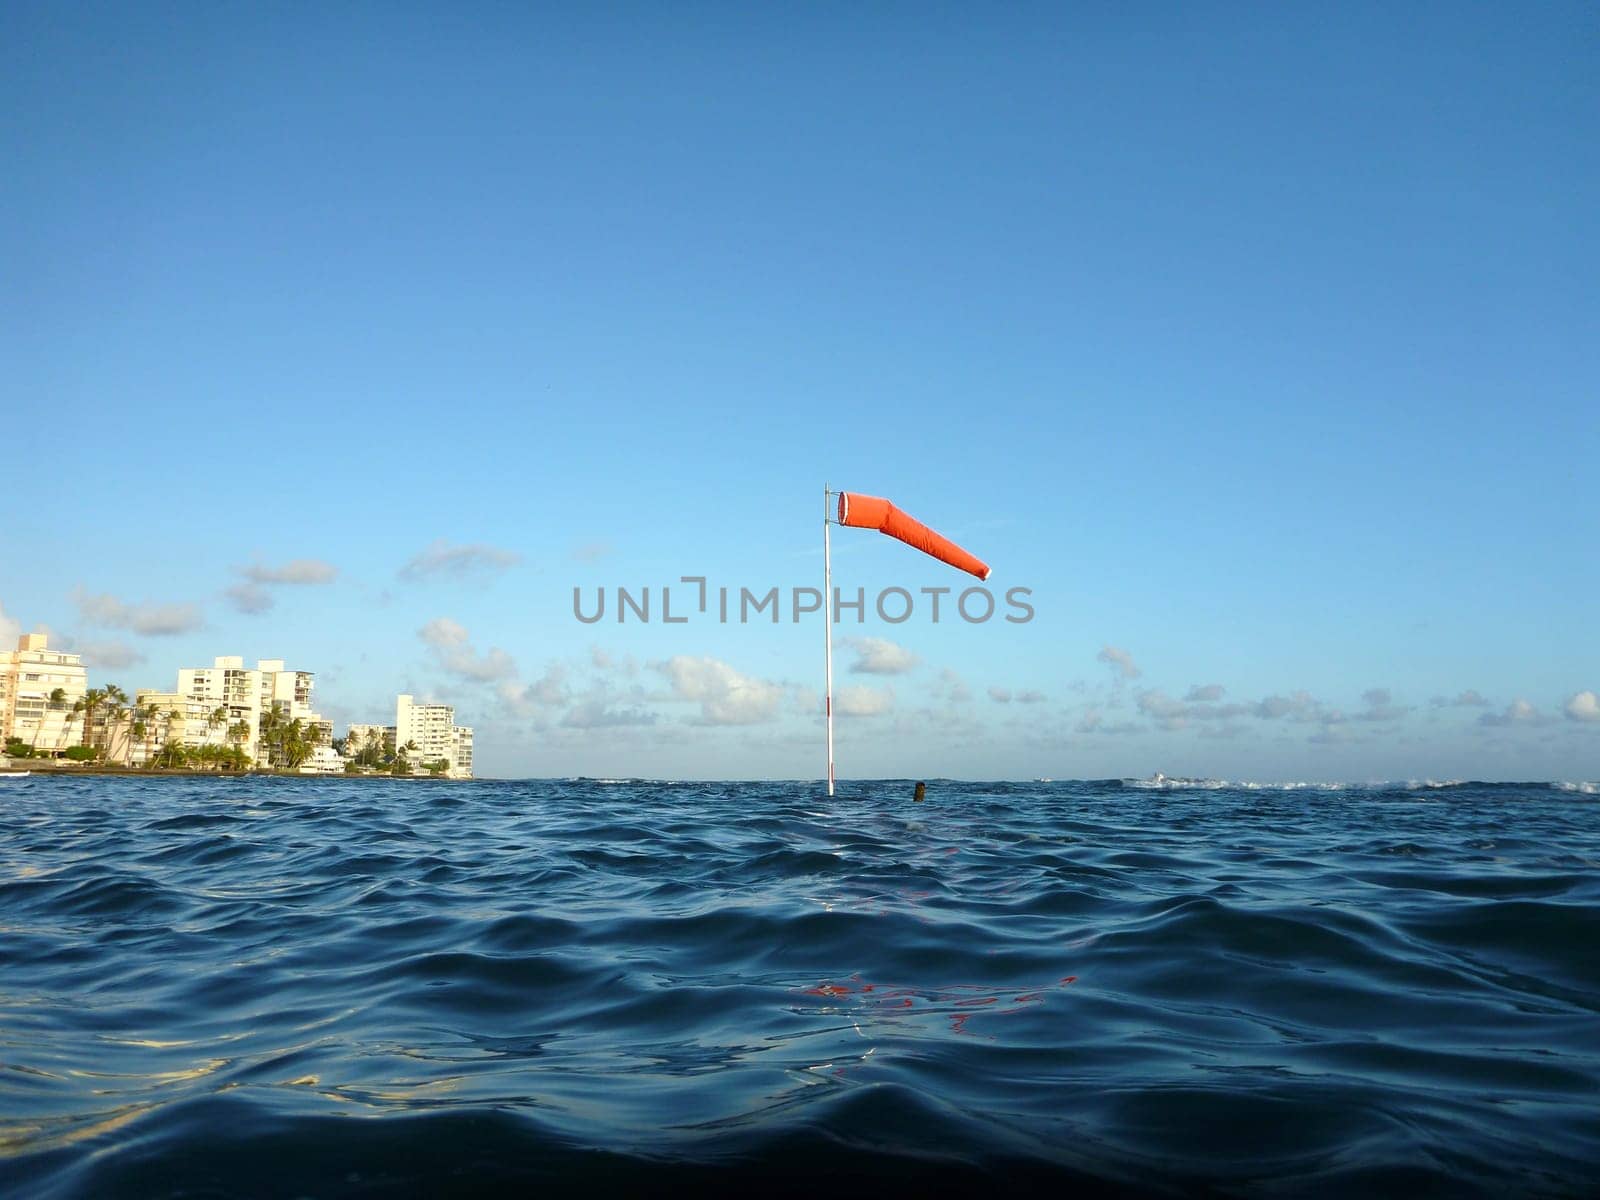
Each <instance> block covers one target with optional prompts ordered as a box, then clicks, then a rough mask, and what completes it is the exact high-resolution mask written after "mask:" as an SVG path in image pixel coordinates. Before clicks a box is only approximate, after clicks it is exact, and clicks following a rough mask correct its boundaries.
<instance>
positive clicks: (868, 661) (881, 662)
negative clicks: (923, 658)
mask: <svg viewBox="0 0 1600 1200" xmlns="http://www.w3.org/2000/svg"><path fill="white" fill-rule="evenodd" d="M844 644H845V645H847V646H849V647H850V648H851V649H852V650H854V651H855V652H856V660H855V662H853V663H851V664H850V670H851V673H852V674H860V675H904V674H905V673H906V672H907V671H910V670H912V669H913V668H914V667H915V666H916V665H917V663H918V662H919V661H920V660H919V659H918V658H917V656H916V655H915V654H913V653H911V651H909V650H907V649H906V648H905V647H904V646H901V645H897V644H896V643H894V642H891V641H890V640H889V639H888V638H874V637H856V638H846V639H845V642H844Z"/></svg>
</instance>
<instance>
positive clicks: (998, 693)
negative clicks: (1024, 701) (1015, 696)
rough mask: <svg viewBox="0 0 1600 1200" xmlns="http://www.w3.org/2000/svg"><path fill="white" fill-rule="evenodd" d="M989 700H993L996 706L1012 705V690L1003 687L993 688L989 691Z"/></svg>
mask: <svg viewBox="0 0 1600 1200" xmlns="http://www.w3.org/2000/svg"><path fill="white" fill-rule="evenodd" d="M989 699H991V700H993V701H994V702H995V703H996V704H1010V703H1011V689H1010V688H1003V687H991V688H990V689H989Z"/></svg>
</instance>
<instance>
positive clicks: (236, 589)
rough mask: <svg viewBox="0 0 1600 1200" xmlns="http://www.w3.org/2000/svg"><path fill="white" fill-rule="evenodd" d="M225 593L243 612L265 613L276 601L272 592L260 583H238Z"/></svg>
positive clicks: (234, 605)
mask: <svg viewBox="0 0 1600 1200" xmlns="http://www.w3.org/2000/svg"><path fill="white" fill-rule="evenodd" d="M223 595H224V596H226V597H227V598H228V603H229V604H231V605H233V607H234V608H236V609H238V610H239V611H240V612H242V613H264V612H266V611H267V610H268V609H269V608H271V607H272V606H273V604H275V603H276V601H274V600H273V598H272V593H271V592H270V591H268V590H267V589H266V588H264V587H262V586H261V585H260V584H259V583H236V584H234V585H233V586H232V587H231V588H229V589H228V590H227V591H225V592H224V593H223Z"/></svg>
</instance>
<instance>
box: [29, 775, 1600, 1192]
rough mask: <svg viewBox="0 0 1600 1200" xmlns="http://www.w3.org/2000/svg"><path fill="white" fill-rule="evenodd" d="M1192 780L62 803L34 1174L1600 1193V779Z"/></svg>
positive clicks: (485, 1185)
mask: <svg viewBox="0 0 1600 1200" xmlns="http://www.w3.org/2000/svg"><path fill="white" fill-rule="evenodd" d="M1150 782H1151V781H1138V780H1131V781H1122V780H1100V781H1090V782H1073V781H1066V780H1061V781H1055V782H1052V783H1050V784H1039V783H1027V782H1018V783H979V784H971V783H960V782H957V781H952V780H939V781H934V782H933V783H931V784H930V788H929V795H928V800H927V802H926V803H923V804H914V803H913V802H912V801H911V800H910V788H909V786H908V785H907V782H906V781H883V782H879V783H867V782H854V783H852V784H851V785H849V798H848V801H847V802H846V803H843V804H830V803H828V802H827V800H826V799H825V798H824V797H822V796H821V795H820V793H819V790H818V788H817V786H816V785H815V784H812V783H759V784H737V783H709V784H708V783H683V784H681V785H679V786H667V785H664V784H662V783H629V782H626V781H619V782H610V783H599V782H598V781H584V782H582V783H577V782H574V781H560V780H558V781H549V782H543V783H510V782H485V783H481V784H477V785H474V786H473V787H472V788H471V789H461V791H460V792H459V793H455V792H451V793H449V794H450V795H451V797H452V798H453V799H457V800H459V802H457V803H452V804H450V805H448V806H441V805H439V804H438V803H437V802H436V801H437V799H438V797H439V796H440V794H441V793H440V792H439V790H437V789H431V788H430V789H415V788H409V787H406V786H404V785H403V783H399V782H397V783H393V784H390V783H387V782H385V781H381V780H363V781H360V782H359V783H355V782H350V783H346V782H344V781H341V780H314V781H305V782H299V781H278V780H273V781H268V782H266V783H265V784H263V785H261V786H256V785H254V784H252V783H251V782H250V781H240V782H235V781H229V786H227V787H226V788H224V787H218V786H215V785H214V784H212V783H209V782H206V781H186V780H162V781H159V782H152V781H143V780H139V779H137V778H107V779H103V780H100V779H82V780H72V781H70V782H63V783H60V784H57V783H54V782H46V783H45V784H44V785H41V786H33V785H30V786H29V787H27V788H23V789H18V790H17V791H15V792H14V793H8V799H7V802H6V804H5V805H4V806H0V912H3V914H4V916H3V918H0V923H3V926H4V928H3V936H0V1095H4V1097H5V1100H4V1103H3V1105H0V1175H3V1177H4V1178H5V1179H6V1182H7V1185H8V1195H10V1194H18V1195H22V1196H45V1197H52V1198H54V1197H62V1198H71V1197H80V1196H81V1197H96V1198H98V1197H102V1196H111V1197H116V1196H143V1195H149V1194H200V1195H217V1194H223V1195H240V1196H253V1195H301V1194H308V1195H311V1194H314V1195H319V1196H324V1195H331V1196H338V1195H351V1196H390V1195H393V1196H403V1195H413V1194H440V1195H450V1194H455V1195H470V1194H481V1193H485V1192H496V1191H510V1190H512V1189H531V1188H540V1189H543V1190H547V1191H556V1192H575V1191H579V1190H584V1191H590V1190H598V1191H602V1192H605V1193H610V1192H613V1191H622V1192H625V1193H626V1192H635V1191H637V1192H662V1191H666V1190H676V1189H680V1188H681V1189H691V1190H695V1191H697V1192H701V1193H710V1194H718V1193H724V1194H726V1193H731V1192H732V1191H734V1190H738V1191H741V1192H742V1193H745V1194H748V1193H749V1192H750V1191H752V1190H753V1189H758V1188H759V1189H760V1190H761V1191H762V1192H763V1193H767V1192H771V1193H774V1194H777V1195H785V1194H805V1195H815V1194H817V1193H818V1192H820V1191H824V1190H826V1191H827V1192H829V1193H841V1192H842V1193H844V1194H864V1193H866V1192H869V1191H873V1192H874V1193H875V1194H876V1193H878V1192H882V1193H888V1194H906V1193H908V1192H916V1191H920V1192H929V1193H935V1194H939V1193H946V1192H949V1191H951V1190H953V1189H955V1188H958V1187H959V1188H961V1189H962V1190H970V1191H973V1192H978V1191H982V1190H988V1191H996V1190H1003V1191H1006V1192H1008V1193H1016V1194H1020V1195H1044V1194H1050V1195H1059V1194H1061V1193H1062V1192H1063V1190H1066V1189H1070V1190H1071V1191H1073V1192H1074V1193H1075V1194H1076V1193H1084V1194H1087V1195H1089V1196H1094V1195H1097V1194H1116V1195H1121V1194H1129V1193H1133V1194H1138V1193H1140V1192H1145V1191H1148V1192H1152V1193H1155V1194H1168V1195H1170V1194H1174V1193H1176V1194H1230V1195H1236V1194H1261V1193H1267V1192H1290V1193H1296V1194H1393V1195H1407V1194H1428V1193H1443V1194H1459V1193H1463V1192H1465V1193H1469V1194H1492V1195H1517V1194H1525V1193H1528V1192H1536V1193H1542V1194H1552V1195H1584V1194H1587V1193H1588V1191H1589V1190H1590V1182H1589V1181H1590V1178H1591V1176H1592V1166H1593V1164H1594V1163H1595V1162H1596V1161H1600V1128H1597V1127H1596V1125H1595V1123H1594V1119H1593V1096H1594V1095H1595V1094H1597V1093H1600V1032H1597V1030H1600V1021H1597V1020H1596V1017H1597V1016H1600V971H1597V969H1596V963H1595V956H1594V953H1593V947H1594V946H1595V945H1596V944H1600V829H1597V827H1596V823H1595V822H1594V820H1593V807H1592V805H1591V804H1590V803H1589V802H1588V801H1587V797H1588V796H1590V795H1593V794H1594V792H1593V787H1594V785H1592V784H1584V783H1580V782H1573V783H1544V784H1528V783H1490V782H1474V781H1470V780H1403V781H1394V782H1387V783H1372V782H1368V783H1362V784H1359V785H1330V784H1323V783H1316V782H1312V781H1287V782H1279V783H1266V782H1256V781H1248V780H1246V781H1224V780H1175V779H1167V778H1166V777H1163V781H1162V784H1163V786H1159V787H1151V786H1140V785H1141V783H1143V784H1147V785H1148V784H1149V783H1150ZM353 1117H354V1118H358V1119H352V1118H353ZM1530 1122H1536V1123H1537V1129H1536V1131H1535V1134H1536V1135H1532V1134H1530V1128H1531V1125H1530Z"/></svg>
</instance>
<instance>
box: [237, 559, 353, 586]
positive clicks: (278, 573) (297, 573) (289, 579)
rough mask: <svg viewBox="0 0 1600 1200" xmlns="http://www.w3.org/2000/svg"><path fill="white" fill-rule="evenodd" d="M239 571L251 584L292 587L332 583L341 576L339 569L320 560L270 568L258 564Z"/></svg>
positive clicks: (295, 561) (287, 563) (302, 560)
mask: <svg viewBox="0 0 1600 1200" xmlns="http://www.w3.org/2000/svg"><path fill="white" fill-rule="evenodd" d="M237 570H238V572H239V574H241V575H243V576H244V577H245V578H246V579H248V580H249V581H250V582H251V583H270V584H279V583H282V584H289V585H291V586H304V585H307V584H322V583H332V582H333V581H334V579H336V578H337V577H338V574H339V568H338V567H336V566H334V565H333V564H332V563H328V562H323V561H322V560H321V559H320V558H296V559H293V560H292V561H290V562H286V563H284V564H283V566H281V567H268V566H263V565H262V564H260V563H256V564H254V565H252V566H248V567H239V568H237Z"/></svg>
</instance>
